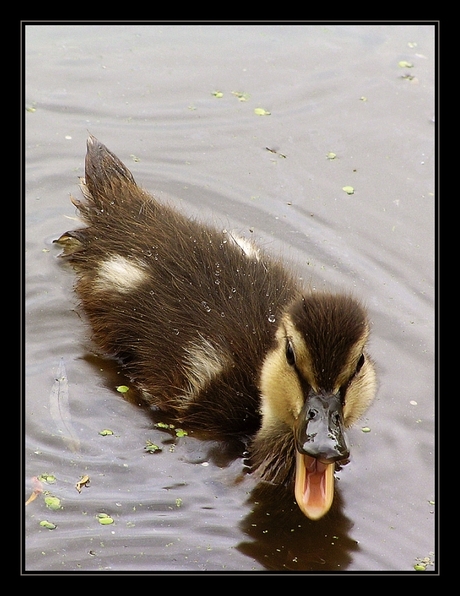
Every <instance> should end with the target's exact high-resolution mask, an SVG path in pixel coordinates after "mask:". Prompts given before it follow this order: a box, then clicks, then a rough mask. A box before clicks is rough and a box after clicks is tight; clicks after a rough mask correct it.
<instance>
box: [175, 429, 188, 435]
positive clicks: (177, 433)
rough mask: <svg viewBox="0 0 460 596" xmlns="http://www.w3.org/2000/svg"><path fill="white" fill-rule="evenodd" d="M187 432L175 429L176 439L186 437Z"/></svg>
mask: <svg viewBox="0 0 460 596" xmlns="http://www.w3.org/2000/svg"><path fill="white" fill-rule="evenodd" d="M187 435H188V432H187V431H186V430H183V429H182V428H176V437H186V436H187Z"/></svg>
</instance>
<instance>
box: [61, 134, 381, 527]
mask: <svg viewBox="0 0 460 596" xmlns="http://www.w3.org/2000/svg"><path fill="white" fill-rule="evenodd" d="M81 190H82V194H83V197H84V200H83V201H81V200H77V199H75V198H73V197H71V200H72V202H73V204H74V205H75V206H76V207H77V209H78V211H79V213H80V216H81V219H82V221H83V223H84V224H86V226H85V227H82V228H80V229H76V230H73V231H69V232H66V233H65V234H63V235H62V236H61V237H60V238H59V239H58V240H56V242H58V243H60V244H61V246H62V247H63V252H62V256H63V257H65V258H66V259H67V260H68V261H69V262H70V263H71V264H72V265H73V267H74V268H75V270H76V273H77V281H76V286H75V290H76V293H77V295H78V297H79V300H80V302H81V307H82V309H83V311H84V313H85V315H86V317H87V319H88V322H89V324H90V327H91V329H92V337H93V340H94V342H95V345H96V346H97V347H98V349H99V350H100V351H101V352H102V353H103V354H105V355H107V356H109V357H112V358H115V359H117V360H118V361H119V362H120V363H121V366H122V368H123V369H124V372H125V373H126V375H127V376H128V377H129V378H130V379H131V381H132V383H133V385H134V386H135V387H137V389H138V390H139V392H140V394H141V395H142V399H143V400H144V401H145V402H146V404H148V405H150V406H154V407H156V408H159V409H160V410H162V411H164V412H166V413H168V414H170V415H172V416H174V417H175V419H176V420H177V421H178V422H179V423H181V424H183V425H187V427H188V428H190V429H193V428H196V429H201V430H204V431H206V432H207V433H210V434H214V435H216V436H220V437H227V438H229V437H239V438H242V437H245V438H246V439H247V441H248V451H249V454H250V462H251V466H252V470H253V472H254V473H255V474H256V475H257V476H258V478H259V479H260V480H261V481H266V482H269V483H274V484H284V485H288V486H290V487H292V488H293V492H294V496H295V499H296V501H297V504H298V506H299V508H300V509H301V511H302V512H303V513H304V514H305V515H306V516H307V517H309V518H311V519H319V518H321V517H322V516H323V515H325V514H326V513H327V511H328V510H329V508H330V507H331V504H332V501H333V495H334V469H335V462H339V461H340V460H343V459H346V458H348V456H349V446H348V443H347V439H346V436H345V428H346V427H349V426H350V425H351V424H353V423H354V422H355V421H356V420H357V419H358V418H359V417H360V416H361V415H362V414H363V413H364V412H365V410H366V409H367V408H368V406H369V405H370V403H371V402H372V400H373V398H374V395H375V392H376V373H375V366H374V364H373V361H372V359H371V358H370V357H369V355H368V353H367V351H366V345H367V342H368V337H369V321H368V318H367V314H366V311H365V309H364V307H363V306H362V305H361V304H360V302H359V301H357V300H356V299H355V298H353V297H352V296H350V295H347V294H333V293H327V292H313V291H307V290H306V289H305V288H303V287H302V286H301V285H300V284H299V280H298V279H297V278H296V277H295V276H294V274H293V273H291V272H290V271H289V270H288V269H287V268H285V267H284V266H283V264H282V263H281V262H280V261H279V260H277V259H275V258H271V257H269V256H267V255H266V254H265V253H264V252H263V251H262V250H260V249H259V248H257V247H256V246H255V245H254V244H253V243H252V242H250V241H248V240H246V239H243V238H240V237H239V236H237V235H235V234H233V233H230V232H228V231H226V230H219V229H217V228H216V229H215V228H213V227H211V226H208V225H205V224H203V223H200V222H199V221H197V220H195V219H191V218H188V217H186V216H184V215H182V214H181V213H179V212H178V211H177V210H176V209H175V208H172V207H170V206H168V205H167V204H163V203H161V202H159V201H157V200H156V199H155V198H154V197H152V196H151V195H150V194H149V193H148V192H146V191H145V190H143V189H142V188H140V187H139V186H138V185H137V184H136V182H135V180H134V178H133V176H132V174H131V172H130V171H129V170H128V168H127V167H126V166H125V165H124V164H123V163H122V162H121V161H120V160H119V159H118V158H117V157H116V156H115V155H114V154H113V153H112V152H110V151H109V150H108V149H107V148H106V147H105V146H104V145H103V144H102V143H100V142H99V141H98V140H97V139H96V138H95V137H93V136H90V137H89V138H88V141H87V153H86V159H85V176H84V178H83V179H82V180H81Z"/></svg>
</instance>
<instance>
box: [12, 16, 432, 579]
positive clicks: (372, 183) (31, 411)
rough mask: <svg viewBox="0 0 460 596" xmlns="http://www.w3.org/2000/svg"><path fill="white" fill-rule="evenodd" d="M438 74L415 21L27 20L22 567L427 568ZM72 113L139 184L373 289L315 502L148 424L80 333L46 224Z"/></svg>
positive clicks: (76, 139)
mask: <svg viewBox="0 0 460 596" xmlns="http://www.w3.org/2000/svg"><path fill="white" fill-rule="evenodd" d="M401 61H406V62H408V63H410V64H412V65H413V66H412V67H408V66H405V67H404V66H400V65H399V63H400V62H401ZM433 73H434V30H433V27H432V26H430V25H416V26H409V25H408V26H406V25H405V26H381V25H372V26H370V25H343V26H336V25H334V26H332V25H331V26H327V25H326V26H320V25H313V26H274V25H263V26H198V25H194V26H163V25H156V26H152V25H146V26H134V25H130V26H126V25H124V26H115V25H100V26H95V25H93V26H28V27H27V28H26V88H25V92H26V108H27V111H26V114H25V155H26V210H25V218H26V228H25V232H26V236H25V249H26V252H25V259H26V270H25V275H26V285H25V293H26V295H25V298H26V301H25V315H26V319H25V323H26V327H25V332H26V334H25V340H26V341H25V353H26V361H25V365H26V367H25V429H26V435H25V447H24V454H25V481H24V500H27V499H28V498H29V497H30V495H31V494H32V493H33V491H34V488H36V487H37V486H39V485H37V482H36V481H33V480H32V479H33V478H34V477H41V488H43V490H44V491H45V492H43V493H39V494H38V496H37V498H36V499H35V500H33V501H31V502H30V503H29V504H28V505H27V507H26V508H25V516H24V535H25V545H24V555H25V569H26V570H27V571H62V572H69V571H70V572H79V571H80V572H84V571H86V572H92V571H104V570H107V571H169V572H177V571H239V572H247V571H252V570H254V571H263V570H275V571H286V570H289V571H291V570H292V571H327V572H339V571H409V572H410V571H413V569H414V564H416V563H417V561H418V560H419V559H424V558H425V557H428V559H427V560H426V561H425V563H428V565H427V567H426V569H427V571H430V570H434V569H435V567H434V566H433V565H430V564H429V563H431V562H432V561H433V559H434V555H433V552H434V550H435V518H436V514H435V505H434V504H433V502H434V500H435V474H434V468H435V461H436V458H435V436H434V435H435V425H434V416H435V392H434V210H435V207H434V206H435V198H434V192H435V187H434V174H433V172H434V127H435V125H434V123H433V118H434V98H433V95H434V74H433ZM216 92H220V93H222V94H223V95H222V96H221V97H218V96H216V94H215V93H216ZM237 94H249V97H247V96H246V95H243V96H241V95H240V96H239V95H237ZM218 95H219V94H218ZM241 99H246V101H241ZM255 108H262V109H263V110H266V111H267V112H270V115H263V116H258V115H256V114H255V113H254V109H255ZM88 132H91V133H92V134H94V135H95V136H96V137H98V138H99V139H100V140H101V141H102V142H103V143H104V144H106V145H107V146H108V147H109V148H110V149H111V150H112V151H113V152H114V153H116V154H117V155H118V156H119V157H120V159H122V160H123V161H124V162H125V163H126V165H127V166H128V167H129V168H130V169H131V171H132V172H133V174H134V176H135V178H136V180H137V181H138V183H139V184H141V185H142V186H144V187H145V188H147V189H148V190H150V191H151V192H154V193H156V194H157V195H158V196H160V197H161V198H165V199H168V200H170V201H171V202H173V204H175V205H177V206H178V207H179V208H181V209H183V210H184V211H185V212H187V213H190V214H194V215H197V214H198V215H199V217H201V218H202V219H204V220H206V221H211V222H214V223H216V225H219V226H221V227H222V228H227V229H236V230H238V231H239V233H240V234H242V235H244V236H247V237H251V238H255V239H257V240H258V242H259V243H260V244H262V245H263V246H264V247H265V248H266V249H268V250H270V251H271V252H273V253H275V254H280V253H281V254H282V255H283V256H284V257H285V258H286V260H288V261H289V260H290V261H292V262H293V263H294V264H295V265H296V266H297V267H298V269H299V270H300V271H301V274H302V275H303V277H304V278H305V279H306V280H307V281H309V282H310V283H311V284H312V285H313V286H315V287H328V288H337V289H349V290H352V291H353V292H354V293H356V295H358V296H360V297H362V298H363V299H364V300H365V301H366V303H367V305H368V307H369V310H370V315H371V319H372V322H373V331H372V333H373V335H372V341H371V347H370V350H371V353H372V355H373V357H374V359H375V360H376V362H377V366H378V371H379V383H380V387H379V392H378V397H377V400H376V402H375V404H374V405H373V406H372V408H371V409H370V410H369V412H368V413H367V415H366V416H365V418H364V419H363V420H362V421H361V422H360V423H359V424H358V425H356V427H355V428H354V429H352V430H351V432H350V433H349V436H350V440H351V443H352V459H351V462H350V463H349V464H348V465H347V466H346V467H344V468H343V469H342V470H341V471H340V472H339V473H338V474H337V478H338V480H337V483H336V484H337V485H338V489H337V495H336V500H335V504H334V508H333V510H332V511H331V512H330V514H328V516H326V518H324V519H323V520H320V521H317V522H312V521H309V520H308V519H306V518H305V517H304V516H303V515H302V514H301V513H299V511H298V508H297V506H296V505H295V503H294V501H293V497H292V495H291V494H283V493H282V492H281V491H280V490H279V489H276V490H275V489H273V490H271V491H268V492H265V493H260V492H259V489H258V487H257V486H256V485H255V483H254V480H253V479H252V478H251V476H247V475H246V476H244V475H242V474H241V472H242V469H243V461H242V459H241V454H242V450H243V447H242V446H241V445H222V444H220V443H217V442H210V441H203V440H200V439H199V438H197V437H196V436H192V435H191V434H189V435H188V436H185V437H176V435H175V433H174V431H173V430H165V429H162V428H158V427H157V426H155V423H158V422H165V420H164V418H162V417H161V416H159V417H157V418H154V417H153V416H152V415H151V414H149V413H148V412H146V411H145V410H144V409H142V408H141V407H139V406H138V405H137V404H136V403H132V402H131V401H128V400H127V399H125V398H124V397H123V396H122V395H121V394H120V393H118V392H117V391H116V389H115V388H116V387H117V386H118V385H120V384H123V379H122V377H121V376H120V374H119V372H118V371H117V369H116V367H114V365H113V363H110V362H107V361H105V360H103V359H101V358H99V357H97V356H96V355H95V354H93V352H92V347H91V344H90V343H89V341H88V335H87V330H86V328H85V325H84V322H83V321H82V320H81V318H80V316H79V314H78V309H77V304H76V299H75V296H74V295H73V292H72V284H73V279H74V278H73V273H72V271H71V270H70V269H68V268H66V267H65V266H62V263H60V262H59V261H58V259H57V255H58V254H59V249H58V248H57V247H56V246H55V245H53V244H52V241H53V240H54V239H56V238H57V237H58V236H59V235H60V234H61V233H62V232H64V231H65V230H67V229H69V228H72V227H73V225H74V222H73V221H72V220H71V219H69V218H72V217H75V209H74V208H73V206H72V205H71V203H70V201H69V194H70V193H72V194H74V195H76V196H79V189H78V187H77V184H78V176H81V175H82V174H83V160H84V154H85V140H86V137H87V134H88ZM267 148H268V149H270V150H271V151H270V150H267ZM330 152H333V153H335V154H336V158H335V159H327V154H328V153H330ZM344 186H352V187H353V188H354V189H355V192H354V194H352V195H348V194H346V193H345V192H344V191H343V190H342V188H343V187H344ZM56 378H58V379H61V381H56V380H55V379H56ZM56 383H58V386H57V385H56ZM59 383H60V384H59ZM57 391H60V399H61V400H62V401H61V411H59V410H58V411H57V410H56V395H57V393H56V392H57ZM66 397H67V399H68V402H67V403H66V402H65V398H66ZM132 401H135V400H132ZM363 427H368V428H369V429H370V432H363V430H362V428H363ZM104 429H110V430H112V431H113V434H112V435H108V436H102V435H101V434H99V433H100V431H102V430H104ZM146 441H151V442H153V443H155V444H157V445H158V446H160V447H162V450H161V451H160V452H157V453H148V452H147V451H146V450H145V449H144V447H145V445H146ZM43 475H48V476H53V477H54V482H52V480H53V479H52V478H48V482H46V481H45V480H44V477H43ZM85 475H87V476H89V478H90V483H89V486H82V487H81V492H78V491H77V490H76V488H75V485H76V483H77V482H78V481H79V480H80V479H81V477H82V476H85ZM34 482H35V484H34ZM46 491H48V493H49V494H48V493H47V492H46ZM45 496H55V497H57V498H58V499H60V505H61V508H60V509H57V510H52V509H50V508H48V507H47V505H46V503H45ZM100 513H105V514H107V515H109V516H111V517H112V518H113V520H114V523H113V524H110V525H101V523H100V521H99V519H98V517H97V515H98V514H100ZM42 521H49V522H50V523H52V524H54V525H55V526H56V528H55V529H52V530H50V529H47V528H46V527H43V526H42V525H40V522H42Z"/></svg>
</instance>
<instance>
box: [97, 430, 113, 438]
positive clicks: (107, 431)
mask: <svg viewBox="0 0 460 596" xmlns="http://www.w3.org/2000/svg"><path fill="white" fill-rule="evenodd" d="M99 434H100V435H101V436H102V437H108V436H109V435H113V430H110V429H109V428H104V430H100V431H99Z"/></svg>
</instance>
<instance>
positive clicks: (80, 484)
mask: <svg viewBox="0 0 460 596" xmlns="http://www.w3.org/2000/svg"><path fill="white" fill-rule="evenodd" d="M83 486H86V487H88V486H89V476H88V475H87V474H85V476H82V477H81V478H80V480H79V481H78V482H77V484H76V485H75V488H76V489H77V490H78V492H79V493H81V489H82V487H83Z"/></svg>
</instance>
